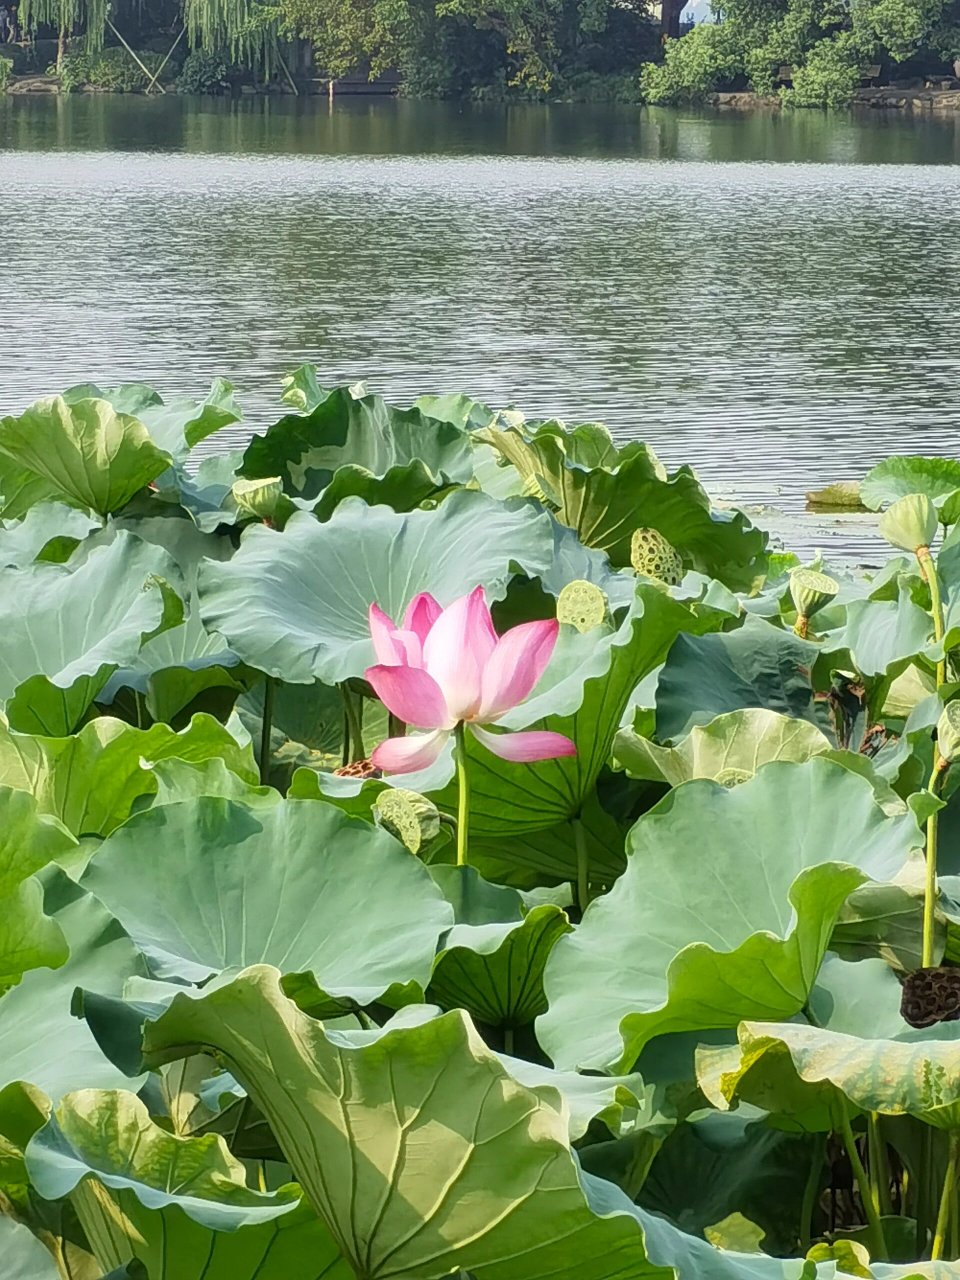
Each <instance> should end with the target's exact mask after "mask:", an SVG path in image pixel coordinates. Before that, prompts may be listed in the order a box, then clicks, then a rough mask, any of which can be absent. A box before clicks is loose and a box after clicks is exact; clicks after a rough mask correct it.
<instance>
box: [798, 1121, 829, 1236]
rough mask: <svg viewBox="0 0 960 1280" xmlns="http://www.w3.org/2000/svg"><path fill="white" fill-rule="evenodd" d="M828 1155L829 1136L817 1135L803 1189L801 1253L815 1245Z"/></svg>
mask: <svg viewBox="0 0 960 1280" xmlns="http://www.w3.org/2000/svg"><path fill="white" fill-rule="evenodd" d="M826 1154H827V1135H826V1134H825V1133H820V1134H817V1137H816V1139H815V1141H814V1147H813V1155H812V1156H811V1158H810V1169H809V1171H808V1173H807V1182H806V1186H805V1187H804V1188H803V1203H802V1205H801V1206H800V1252H801V1253H802V1254H804V1255H806V1254H807V1253H809V1251H810V1246H811V1244H812V1243H813V1211H814V1209H815V1207H816V1204H817V1197H818V1195H819V1193H820V1183H821V1181H822V1179H823V1161H824V1158H825V1157H826Z"/></svg>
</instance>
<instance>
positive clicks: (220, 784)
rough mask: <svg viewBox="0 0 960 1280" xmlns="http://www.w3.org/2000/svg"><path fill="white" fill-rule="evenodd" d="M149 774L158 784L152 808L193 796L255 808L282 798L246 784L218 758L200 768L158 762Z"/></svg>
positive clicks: (172, 761)
mask: <svg viewBox="0 0 960 1280" xmlns="http://www.w3.org/2000/svg"><path fill="white" fill-rule="evenodd" d="M154 727H155V728H159V727H160V726H154ZM150 772H151V773H152V774H153V776H154V778H155V779H156V783H157V794H156V797H155V798H154V802H153V803H154V806H155V807H159V806H160V805H164V804H177V803H178V802H179V801H181V800H189V799H191V798H192V797H194V796H220V797H222V798H223V799H226V800H238V801H240V803H241V804H245V805H247V806H248V807H249V808H252V809H256V808H259V807H261V806H263V805H273V804H278V803H279V802H280V800H281V798H282V797H281V795H280V793H279V791H275V790H274V789H273V787H257V786H252V785H251V784H250V783H249V782H245V781H244V779H243V778H242V777H241V776H240V775H239V774H237V773H234V772H233V770H232V769H230V768H228V766H227V764H226V761H224V760H222V759H220V757H219V756H215V757H213V758H211V759H210V760H205V761H203V763H202V764H199V765H197V764H189V763H188V762H187V761H186V760H178V759H176V758H172V759H169V760H161V761H158V762H157V763H155V764H152V765H151V766H150Z"/></svg>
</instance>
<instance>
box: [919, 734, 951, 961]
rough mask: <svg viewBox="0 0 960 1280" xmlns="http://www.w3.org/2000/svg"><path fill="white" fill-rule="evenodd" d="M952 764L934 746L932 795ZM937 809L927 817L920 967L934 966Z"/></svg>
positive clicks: (934, 794) (931, 781)
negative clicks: (925, 872)
mask: <svg viewBox="0 0 960 1280" xmlns="http://www.w3.org/2000/svg"><path fill="white" fill-rule="evenodd" d="M949 767H950V766H949V765H948V763H947V761H946V760H944V758H943V756H941V754H940V752H939V751H938V749H937V747H936V746H934V748H933V769H932V770H931V771H930V781H929V782H928V783H927V791H928V792H929V793H930V795H931V796H936V794H937V792H938V791H939V790H940V787H941V786H942V784H943V780H944V778H946V776H947V769H948V768H949ZM938 816H939V815H938V814H937V812H936V811H934V812H933V813H931V814H930V816H929V817H928V818H927V847H926V854H925V857H926V864H927V874H926V883H925V885H924V892H923V953H922V956H921V960H920V967H921V968H923V969H930V968H932V967H933V950H934V941H935V933H936V907H937V819H938Z"/></svg>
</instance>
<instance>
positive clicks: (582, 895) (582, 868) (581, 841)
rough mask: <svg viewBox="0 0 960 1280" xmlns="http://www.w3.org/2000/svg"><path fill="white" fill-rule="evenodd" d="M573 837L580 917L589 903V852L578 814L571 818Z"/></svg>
mask: <svg viewBox="0 0 960 1280" xmlns="http://www.w3.org/2000/svg"><path fill="white" fill-rule="evenodd" d="M573 838H574V840H575V842H576V846H577V905H578V906H579V908H580V915H581V917H582V916H583V913H584V912H585V911H586V909H587V907H588V906H589V905H590V854H589V852H588V850H587V833H586V831H584V829H583V820H582V819H581V818H580V817H579V816H577V817H576V818H574V819H573Z"/></svg>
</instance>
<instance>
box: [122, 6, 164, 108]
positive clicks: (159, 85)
mask: <svg viewBox="0 0 960 1280" xmlns="http://www.w3.org/2000/svg"><path fill="white" fill-rule="evenodd" d="M107 26H108V27H109V28H110V30H111V31H112V32H113V34H114V35H115V36H116V37H117V39H118V40H119V41H120V43H121V44H122V45H123V47H124V48H125V49H126V51H127V53H129V55H130V57H131V58H132V59H133V60H134V62H135V63H136V64H137V66H138V67H139V68H140V70H141V71H142V72H143V74H144V75H145V76H146V77H147V79H148V80H149V79H150V75H151V72H150V70H149V68H147V67H145V66H144V65H143V63H142V62H141V61H140V59H139V58H138V57H137V55H136V54H135V53H134V51H133V50H132V49H131V48H130V46H129V45H128V44H127V42H126V40H124V38H123V36H122V35H121V34H120V32H119V31H118V30H117V28H116V27H115V26H114V25H113V23H112V22H111V21H110V19H109V18H108V19H107ZM157 88H158V89H159V90H160V92H161V93H166V92H167V91H166V89H165V88H164V87H163V85H162V84H158V85H157Z"/></svg>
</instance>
